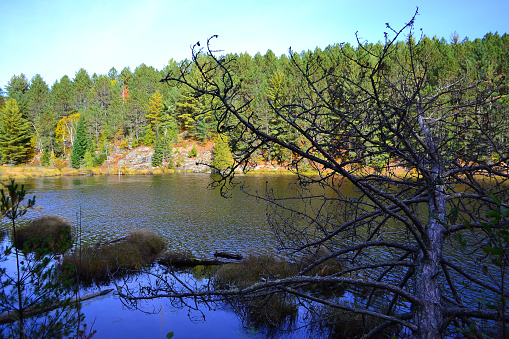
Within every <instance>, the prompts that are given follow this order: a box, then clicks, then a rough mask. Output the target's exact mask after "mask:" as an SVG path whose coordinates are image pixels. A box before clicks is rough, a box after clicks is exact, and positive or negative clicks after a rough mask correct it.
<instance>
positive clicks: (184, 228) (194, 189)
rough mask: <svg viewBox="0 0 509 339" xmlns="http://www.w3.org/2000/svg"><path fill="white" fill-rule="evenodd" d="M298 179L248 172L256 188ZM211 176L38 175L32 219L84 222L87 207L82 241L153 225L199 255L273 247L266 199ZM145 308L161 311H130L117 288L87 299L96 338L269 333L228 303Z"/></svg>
mask: <svg viewBox="0 0 509 339" xmlns="http://www.w3.org/2000/svg"><path fill="white" fill-rule="evenodd" d="M295 179H296V178H295V177H294V176H290V175H269V176H266V175H248V176H243V177H242V181H244V182H245V183H246V185H247V186H249V187H250V189H252V190H260V191H262V190H263V189H264V188H265V183H266V182H267V181H270V183H271V186H272V187H276V188H277V189H278V190H280V191H281V192H284V191H285V189H287V188H288V186H289V185H291V184H292V183H294V182H295ZM210 183H211V178H210V175H208V174H192V173H186V174H178V173H175V174H168V175H161V176H156V175H155V176H92V177H91V176H86V177H59V178H38V179H32V180H29V181H26V182H25V184H26V188H27V191H28V192H29V193H30V195H35V196H36V206H38V208H37V209H36V210H33V211H30V212H29V213H27V216H26V217H25V219H31V218H35V217H38V216H41V215H48V214H49V215H58V216H61V217H63V218H65V219H67V220H69V221H70V222H71V223H72V224H73V225H75V227H76V228H77V226H76V225H77V223H78V222H77V217H78V216H79V215H80V214H81V230H82V235H83V236H82V240H83V242H84V243H89V244H90V243H95V242H99V241H104V240H111V239H115V238H119V237H121V236H123V235H125V234H126V233H127V232H128V231H129V230H130V229H133V228H148V229H151V230H154V231H155V232H157V233H159V234H161V235H163V236H164V238H165V239H166V241H167V243H168V248H170V249H186V250H191V251H193V252H194V254H195V256H197V257H212V256H213V253H214V252H215V251H218V250H219V251H227V252H235V253H241V254H243V255H246V254H249V253H252V254H262V253H273V252H274V251H275V249H276V241H275V239H274V238H273V237H272V235H271V231H270V229H269V227H268V225H267V218H266V210H265V204H264V203H262V202H261V201H257V200H256V199H254V198H251V197H248V196H246V195H245V194H244V193H242V192H240V190H239V189H238V188H236V189H234V190H233V191H231V197H230V198H228V199H225V198H223V197H221V195H220V192H219V191H218V190H211V189H209V188H208V186H209V184H210ZM4 222H5V221H4ZM103 288H106V287H103ZM95 290H97V289H95ZM95 290H90V291H89V292H93V291H95ZM84 293H88V291H84ZM144 309H145V310H147V311H154V310H155V311H158V312H159V313H157V314H144V313H143V312H140V311H133V310H129V309H127V308H126V307H124V306H123V305H122V303H121V302H120V300H119V299H118V297H116V296H115V295H113V294H109V295H106V296H102V297H98V298H95V299H92V300H89V301H85V302H84V303H83V311H84V313H85V316H86V319H85V322H86V323H87V324H88V325H89V327H90V325H91V324H92V323H94V324H93V328H94V329H96V330H97V334H96V335H95V336H94V338H126V337H132V338H165V336H166V333H168V332H169V331H173V332H174V333H175V337H174V338H246V337H249V338H251V337H253V338H257V337H264V335H263V334H260V333H257V332H256V330H254V329H252V328H244V327H243V325H242V322H241V321H240V320H239V319H238V318H237V317H236V316H235V315H234V313H232V312H231V311H229V310H228V309H221V308H216V309H214V310H209V309H203V310H202V311H203V316H202V314H200V313H196V312H195V313H193V312H191V314H189V313H188V310H187V309H177V308H173V307H171V305H168V304H167V301H165V300H156V301H154V302H150V303H147V304H146V306H145V307H144ZM197 317H198V318H197ZM203 317H204V319H203ZM300 337H307V335H306V334H305V331H300V332H299V331H297V332H295V333H293V334H291V335H285V338H300Z"/></svg>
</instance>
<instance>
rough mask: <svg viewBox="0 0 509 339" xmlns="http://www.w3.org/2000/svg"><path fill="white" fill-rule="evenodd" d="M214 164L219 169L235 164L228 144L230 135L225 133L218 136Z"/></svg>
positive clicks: (222, 169)
mask: <svg viewBox="0 0 509 339" xmlns="http://www.w3.org/2000/svg"><path fill="white" fill-rule="evenodd" d="M213 155H214V157H213V158H212V166H214V168H215V169H216V170H218V171H224V170H225V169H227V168H228V167H229V166H231V165H233V156H232V153H231V151H230V146H229V145H228V137H227V136H226V135H223V134H219V135H218V136H217V140H216V145H215V147H214V151H213Z"/></svg>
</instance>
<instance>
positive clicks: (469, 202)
mask: <svg viewBox="0 0 509 339" xmlns="http://www.w3.org/2000/svg"><path fill="white" fill-rule="evenodd" d="M388 30H389V32H390V33H391V34H392V37H391V38H389V35H388V34H386V36H385V43H383V44H377V45H373V44H369V43H364V42H360V41H359V45H358V47H357V48H356V49H355V48H351V47H350V46H344V47H343V48H340V49H339V51H338V54H337V55H336V56H333V55H329V56H327V55H326V54H323V53H321V52H320V51H317V52H315V53H311V52H310V53H308V54H306V55H305V56H304V57H301V56H299V55H297V54H294V53H291V54H290V63H291V65H292V68H293V72H294V74H295V76H296V77H297V78H296V89H295V96H294V97H293V98H292V99H291V101H290V102H285V103H282V104H281V105H277V106H275V105H272V107H271V109H272V111H273V113H274V114H275V115H276V116H277V117H278V118H279V119H281V121H282V122H284V125H285V127H286V130H290V129H293V130H295V131H296V133H298V134H299V136H300V137H302V141H301V142H298V143H294V142H291V141H287V140H285V138H284V137H283V135H282V134H281V133H278V132H273V131H270V130H269V132H267V130H266V128H265V126H264V124H263V119H261V117H262V115H263V114H264V113H265V112H259V111H256V110H255V109H253V107H255V106H254V101H255V99H253V98H252V97H251V96H248V95H245V94H246V93H245V88H243V86H242V83H241V82H239V81H236V79H237V78H236V76H235V74H234V73H232V71H231V70H232V68H233V67H234V65H235V60H234V59H231V60H225V59H224V58H223V57H220V56H217V55H216V54H215V53H214V52H213V49H212V48H211V47H210V42H211V40H209V42H208V44H207V49H206V50H201V49H200V47H199V45H196V46H195V47H194V53H193V61H194V63H195V64H194V66H195V67H196V69H197V70H198V71H199V78H200V81H199V82H196V81H195V78H196V76H193V77H190V76H189V72H188V71H187V69H186V68H184V69H182V70H181V71H180V72H177V73H170V74H168V75H167V77H166V78H165V80H166V81H168V82H169V83H173V84H180V85H184V86H186V87H188V88H189V91H190V92H192V93H194V94H195V95H194V96H195V97H198V98H200V97H205V102H209V103H213V105H212V106H211V107H210V109H211V110H213V111H214V112H215V118H216V121H218V122H219V125H218V129H219V130H220V131H221V132H223V133H225V134H227V135H228V136H229V137H230V145H231V148H232V152H233V154H234V159H235V164H234V165H233V166H232V167H230V170H227V171H224V172H223V177H222V179H218V181H217V182H216V184H218V185H222V187H225V186H224V185H227V184H228V183H230V182H231V180H232V178H231V177H232V176H233V174H234V170H235V169H238V168H243V169H248V168H250V167H252V166H253V161H254V160H253V159H254V156H255V155H256V154H257V153H258V152H259V151H260V149H263V148H264V147H265V146H266V145H268V146H269V147H275V146H278V147H281V148H284V149H287V150H289V151H291V152H292V153H293V154H294V155H296V156H297V158H295V159H294V160H293V162H292V163H291V164H290V168H292V169H293V170H294V171H295V173H296V174H297V175H298V184H299V185H297V188H298V189H297V190H296V193H297V194H296V195H295V196H294V197H293V198H290V197H287V196H285V197H278V196H275V195H274V194H273V193H272V192H271V191H270V190H268V191H267V192H266V195H262V196H260V197H259V198H261V199H264V200H266V201H267V202H268V203H269V211H268V216H269V223H270V225H271V226H272V228H273V230H274V234H275V236H277V237H278V239H279V244H280V250H282V251H284V252H285V253H286V255H287V256H288V257H290V258H292V259H294V260H297V259H298V258H299V257H303V256H304V257H307V258H312V259H311V260H309V261H308V263H307V264H306V265H305V266H304V267H302V269H301V270H300V271H299V272H298V273H297V274H296V275H294V276H292V277H290V278H281V279H279V278H278V277H277V276H276V274H275V273H274V274H273V275H271V272H268V276H269V277H272V278H270V279H267V280H265V281H262V282H259V283H256V284H254V285H252V286H250V287H247V288H235V289H233V288H232V289H226V290H212V289H206V288H203V289H195V290H191V287H190V286H187V285H184V286H182V285H178V284H174V285H172V284H169V285H166V286H167V287H166V288H162V287H160V286H162V285H161V284H159V285H158V286H159V287H158V288H153V289H151V288H147V289H142V290H140V291H139V292H140V293H139V294H138V295H132V294H131V295H128V294H126V293H124V292H125V291H124V292H122V293H121V295H123V296H124V297H129V298H130V299H132V300H135V299H146V298H157V297H172V298H183V297H186V296H190V297H193V298H195V299H194V300H197V298H198V299H201V300H203V301H205V302H207V301H211V300H218V299H222V298H227V297H232V296H238V297H248V298H249V297H256V296H260V295H267V294H276V293H288V294H291V295H293V296H294V297H295V300H296V302H298V303H300V304H301V305H309V306H310V307H309V309H308V310H309V311H310V312H313V310H316V309H317V307H316V305H320V304H321V305H323V307H327V308H333V309H337V310H341V311H343V312H353V313H356V314H359V315H362V316H363V317H367V318H371V319H375V320H376V321H375V323H376V325H375V326H373V327H371V328H366V329H365V331H366V332H365V333H364V334H365V335H366V336H367V337H370V338H373V337H379V336H380V335H381V334H382V333H384V332H385V333H387V332H386V331H389V332H392V333H395V332H397V331H398V329H400V328H401V327H403V328H405V329H406V330H405V331H407V332H408V331H410V332H412V334H413V336H414V337H415V338H441V337H444V336H446V335H453V334H454V333H457V332H458V331H460V332H462V333H467V332H469V333H470V334H471V335H473V336H481V333H482V332H483V330H488V329H494V330H493V331H494V332H493V333H496V334H495V335H500V336H505V335H507V332H506V329H505V328H506V321H507V319H508V316H509V314H508V310H507V306H506V305H507V304H506V303H505V302H504V300H506V298H507V297H509V293H508V291H507V289H506V287H505V286H504V283H503V282H504V281H505V279H507V276H505V275H506V274H507V273H505V272H506V270H500V267H498V266H497V265H493V264H491V263H490V262H488V261H487V260H486V251H487V250H486V249H489V248H492V247H493V246H492V245H491V244H492V239H491V237H490V236H487V235H486V234H484V233H483V232H482V230H483V229H485V228H491V229H503V230H507V227H508V226H509V225H508V224H507V223H506V222H503V221H500V222H498V220H499V219H497V220H494V219H493V217H492V216H491V215H492V213H488V214H486V212H487V211H489V210H492V209H495V208H498V206H497V203H496V202H495V200H494V199H492V198H491V197H492V196H496V197H499V200H500V202H499V203H500V206H503V207H504V208H506V209H507V208H509V204H508V203H507V188H506V187H507V186H506V185H507V183H506V181H507V179H508V178H509V168H508V165H507V164H508V160H509V159H508V155H509V149H508V146H507V143H506V142H502V139H501V134H500V131H506V130H507V124H508V122H509V119H507V113H508V107H507V105H506V104H504V102H503V101H500V100H499V99H498V97H497V96H495V95H493V94H494V93H497V92H498V91H499V90H500V89H501V88H500V86H501V85H503V84H504V82H503V81H504V77H503V74H502V73H501V72H500V70H497V69H494V68H493V69H491V72H488V73H485V72H482V71H480V69H479V68H477V67H472V65H471V64H469V63H468V62H467V61H466V60H459V61H458V63H459V64H468V65H469V67H468V68H464V69H458V71H457V72H455V73H453V74H449V75H448V76H445V75H442V74H441V73H437V72H434V71H435V69H434V64H433V63H431V62H430V60H431V59H430V57H431V54H430V53H431V52H433V53H435V52H436V51H433V48H432V47H434V44H436V43H437V42H435V41H433V40H430V39H417V38H416V36H415V35H414V29H413V19H412V21H411V22H410V23H409V24H408V25H406V26H405V27H404V28H403V29H402V30H399V31H395V30H393V29H392V28H391V27H390V26H388ZM404 34H407V35H408V38H407V39H405V41H399V40H398V39H401V38H402V37H403V36H404ZM202 52H204V53H206V54H207V55H208V57H209V58H208V59H207V60H208V61H207V64H206V65H203V63H202V60H203V56H202ZM265 59H267V61H270V60H271V56H270V55H267V57H266V58H265ZM269 64H270V63H269ZM209 97H213V98H214V99H215V100H211V99H210V98H209ZM464 117H468V119H464ZM465 135H470V136H471V138H472V139H470V140H465V143H462V144H460V145H458V144H457V142H456V141H457V140H458V139H460V140H464V136H465ZM477 138H478V139H477ZM479 140H482V142H483V143H485V145H487V146H489V147H483V148H482V149H480V148H479V147H477V146H478V143H479ZM487 153H491V154H496V155H497V156H496V160H494V161H487V155H488V154H487ZM374 159H378V160H377V164H376V166H371V165H370V164H372V163H373V160H374ZM492 159H493V157H492ZM308 166H312V167H313V168H314V170H315V171H316V175H313V176H306V175H305V173H306V172H305V171H304V170H305V169H307V167H308ZM348 191H350V192H349V194H347V192H348ZM500 220H502V219H500ZM458 241H459V242H460V243H462V244H466V247H462V246H459V243H458ZM326 262H335V263H336V265H337V267H338V269H337V270H334V272H332V273H328V272H327V271H323V272H322V273H321V274H318V275H316V274H310V272H313V270H314V269H315V268H316V267H319V266H320V265H322V264H323V263H326ZM479 267H482V270H479ZM473 272H475V273H473ZM331 284H333V285H336V286H338V285H341V286H344V287H347V288H348V289H349V290H350V291H351V292H354V293H355V291H358V290H362V291H364V292H363V295H364V296H365V297H364V298H356V303H355V304H353V303H351V302H350V300H349V299H348V298H343V297H342V296H341V295H340V294H335V292H333V291H331V292H330V294H319V293H314V290H315V289H316V288H317V286H330V285H331ZM475 290H481V291H484V293H483V297H484V298H485V300H486V301H487V302H485V303H482V302H481V303H480V302H479V300H477V299H476V298H475V297H474V296H473V293H475ZM311 306H313V307H311ZM483 322H484V325H483ZM483 326H484V327H483ZM497 331H498V332H497ZM359 334H361V333H359Z"/></svg>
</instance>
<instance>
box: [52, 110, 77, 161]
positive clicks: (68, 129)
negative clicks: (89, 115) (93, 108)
mask: <svg viewBox="0 0 509 339" xmlns="http://www.w3.org/2000/svg"><path fill="white" fill-rule="evenodd" d="M79 120H80V114H79V113H74V114H70V115H68V116H65V117H63V118H62V119H60V121H59V122H58V124H57V127H56V129H55V135H56V139H57V140H58V141H61V142H62V143H63V145H64V153H65V152H66V147H65V146H66V144H67V145H69V149H72V145H73V143H74V137H75V136H76V126H77V125H78V121H79Z"/></svg>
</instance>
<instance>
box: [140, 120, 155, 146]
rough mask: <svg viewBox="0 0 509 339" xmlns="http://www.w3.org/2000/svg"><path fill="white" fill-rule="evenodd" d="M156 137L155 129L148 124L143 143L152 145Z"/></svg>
mask: <svg viewBox="0 0 509 339" xmlns="http://www.w3.org/2000/svg"><path fill="white" fill-rule="evenodd" d="M155 137H156V135H155V133H154V130H153V129H152V125H151V124H148V125H147V127H146V128H145V136H144V137H143V143H144V144H145V145H146V146H152V145H153V144H154V140H155Z"/></svg>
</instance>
